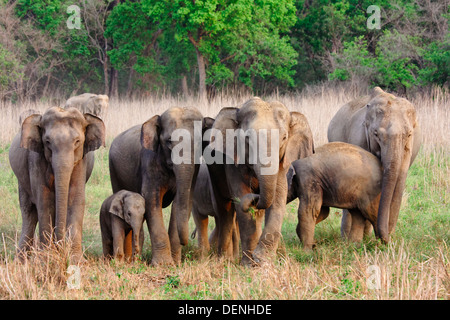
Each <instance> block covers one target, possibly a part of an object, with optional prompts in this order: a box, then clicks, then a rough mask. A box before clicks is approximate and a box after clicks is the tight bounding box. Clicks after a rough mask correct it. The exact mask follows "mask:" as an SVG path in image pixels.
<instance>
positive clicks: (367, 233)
mask: <svg viewBox="0 0 450 320" xmlns="http://www.w3.org/2000/svg"><path fill="white" fill-rule="evenodd" d="M372 230H373V226H372V223H371V222H370V221H369V220H368V219H365V221H364V237H369V236H370V234H371V233H372Z"/></svg>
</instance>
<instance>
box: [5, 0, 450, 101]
mask: <svg viewBox="0 0 450 320" xmlns="http://www.w3.org/2000/svg"><path fill="white" fill-rule="evenodd" d="M14 3H15V6H14ZM10 4H11V5H13V6H14V14H15V15H16V17H17V18H19V21H20V24H21V25H19V26H18V29H20V30H21V31H17V33H18V34H22V36H20V35H16V34H9V35H7V36H6V37H5V38H4V39H0V45H1V46H2V47H1V48H3V49H0V50H1V53H0V63H1V64H0V68H1V71H2V76H1V77H0V83H1V84H0V85H1V88H0V90H2V92H12V91H14V90H17V92H16V94H19V92H18V89H15V88H17V87H18V86H17V85H16V83H19V82H21V81H23V80H25V78H26V80H27V81H28V83H32V82H33V81H35V82H36V83H37V84H36V85H35V84H30V86H31V87H32V88H33V90H34V91H33V92H31V93H32V94H34V95H36V96H39V93H40V92H41V91H42V89H43V88H44V87H47V86H48V85H50V87H51V88H53V90H54V91H59V92H63V93H68V92H71V91H72V90H74V89H77V90H84V91H98V88H102V89H103V90H106V89H107V87H108V83H106V84H104V82H105V81H106V80H108V81H112V77H110V79H108V74H110V73H111V71H112V70H111V68H114V69H115V70H118V71H119V74H120V76H119V91H121V92H123V91H124V88H125V87H127V88H128V89H127V90H129V89H130V85H133V87H134V88H136V87H142V88H144V89H145V90H152V89H154V88H155V89H157V90H159V89H163V88H169V89H170V90H171V91H172V92H176V91H178V90H179V88H180V84H181V81H180V79H182V78H183V79H187V83H188V85H189V86H190V87H191V89H196V86H197V85H198V82H199V78H198V77H199V70H202V68H203V67H204V69H205V79H202V81H204V82H205V84H207V85H211V86H214V87H216V88H219V89H220V88H221V87H225V86H232V87H235V88H239V87H242V86H245V87H247V88H249V89H251V90H252V91H253V92H255V93H256V94H260V93H263V94H264V93H266V92H267V93H269V92H271V91H273V90H276V89H278V88H281V89H282V90H283V89H284V90H292V89H294V90H295V89H301V88H302V87H303V86H305V85H306V84H311V83H315V82H318V81H323V80H327V79H331V80H337V81H352V82H353V83H357V82H359V81H363V82H366V83H367V84H369V85H379V86H382V87H384V88H386V89H388V90H394V91H401V92H402V91H405V90H407V89H413V88H415V87H418V86H428V85H434V84H435V85H440V86H446V85H448V79H449V69H450V67H449V60H450V54H449V52H450V50H449V49H450V40H449V36H448V20H449V17H450V14H449V11H448V9H449V8H448V6H445V3H440V2H436V3H434V2H433V3H429V2H423V1H419V2H418V1H415V0H396V1H395V2H391V1H388V0H377V1H373V0H317V1H306V0H280V1H277V0H254V1H249V0H207V1H206V0H197V1H192V0H173V1H158V0H140V1H131V0H124V1H112V0H107V1H102V0H92V1H87V2H77V1H74V0H45V1H43V0H40V1H34V0H16V1H15V2H14V1H11V2H1V3H0V10H2V11H3V10H5V9H6V8H7V7H8V6H9V5H10ZM72 4H75V5H78V6H79V7H80V8H81V28H80V29H68V28H67V26H66V21H67V19H68V18H69V15H68V14H67V11H66V10H67V7H68V6H69V5H72ZM370 5H376V6H378V7H379V8H380V10H381V11H380V12H381V21H380V22H381V23H380V27H381V28H380V29H368V27H367V20H368V18H369V15H371V13H368V12H367V8H368V7H369V6H370ZM85 6H86V7H85ZM89 10H91V11H89ZM102 10H104V11H105V12H103V11H102ZM96 11H97V12H96ZM103 13H104V18H103V16H102V15H103ZM96 14H97V16H98V17H97V18H100V19H99V21H100V22H99V23H98V25H97V22H96V20H95V19H96ZM2 19H6V18H0V31H1V32H4V31H5V30H6V29H4V27H3V24H4V25H6V24H7V23H5V22H2ZM92 19H93V20H92ZM5 21H8V20H7V19H6V20H5ZM27 28H28V29H31V30H28V29H27ZM22 29H24V30H28V32H27V33H25V32H22ZM8 32H9V31H8ZM37 37H39V40H36V38H37ZM40 38H42V39H40ZM5 39H12V41H13V42H14V49H12V47H11V44H10V43H9V42H8V41H6V40H5ZM8 43H9V44H8ZM38 43H40V44H41V47H42V48H41V47H39V46H36V45H37V44H38ZM43 43H44V44H45V43H46V44H48V45H47V46H43V45H42V44H43ZM50 44H51V45H50ZM44 49H45V50H44ZM7 51H9V52H7ZM36 64H38V65H36ZM199 64H200V65H199ZM21 70H22V71H21ZM23 70H26V71H23ZM27 70H28V71H27ZM30 70H33V71H30ZM26 72H28V73H30V72H34V74H27V73H26ZM133 75H135V76H133ZM30 80H31V81H30ZM46 81H47V83H46ZM109 85H111V84H109ZM111 86H112V85H111ZM20 94H23V93H20ZM10 96H11V94H10Z"/></svg>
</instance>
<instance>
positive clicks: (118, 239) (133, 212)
mask: <svg viewBox="0 0 450 320" xmlns="http://www.w3.org/2000/svg"><path fill="white" fill-rule="evenodd" d="M144 214H145V199H144V198H143V197H142V196H141V195H140V194H138V193H135V192H131V191H127V190H121V191H119V192H117V193H115V194H113V195H111V196H109V197H108V198H106V200H105V201H103V204H102V207H101V210H100V229H101V232H102V244H103V255H104V256H105V257H107V258H111V257H114V258H115V259H118V260H123V259H124V258H126V259H127V260H131V259H132V258H134V257H136V256H139V255H140V254H141V252H142V247H143V244H144V230H143V225H144ZM127 236H132V247H131V248H127V247H126V246H125V239H126V237H127Z"/></svg>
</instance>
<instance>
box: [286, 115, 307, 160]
mask: <svg viewBox="0 0 450 320" xmlns="http://www.w3.org/2000/svg"><path fill="white" fill-rule="evenodd" d="M313 153H314V142H313V135H312V132H311V128H310V127H309V123H308V120H307V119H306V117H305V116H304V115H303V114H302V113H300V112H291V121H290V123H289V138H288V143H287V146H286V153H285V154H284V157H283V168H286V167H288V166H289V165H290V164H291V162H292V161H295V160H297V159H301V158H305V157H307V156H310V155H312V154H313Z"/></svg>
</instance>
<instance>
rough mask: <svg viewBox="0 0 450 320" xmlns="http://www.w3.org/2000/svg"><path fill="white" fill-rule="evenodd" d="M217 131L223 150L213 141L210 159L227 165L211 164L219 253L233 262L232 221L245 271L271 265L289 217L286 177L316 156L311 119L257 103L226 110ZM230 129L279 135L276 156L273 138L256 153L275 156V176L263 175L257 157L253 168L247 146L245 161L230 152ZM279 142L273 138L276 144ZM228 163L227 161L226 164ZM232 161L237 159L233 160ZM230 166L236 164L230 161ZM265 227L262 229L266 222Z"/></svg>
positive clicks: (255, 100)
mask: <svg viewBox="0 0 450 320" xmlns="http://www.w3.org/2000/svg"><path fill="white" fill-rule="evenodd" d="M213 128H214V129H217V130H219V131H220V132H222V136H223V146H222V148H221V149H220V148H219V146H218V145H216V144H218V143H219V142H217V141H216V140H215V136H214V135H213V134H212V135H211V143H210V145H209V147H208V148H206V149H205V153H207V152H209V150H212V151H211V154H214V156H217V155H216V154H215V153H216V152H217V153H220V152H219V151H218V150H222V153H221V154H219V157H222V158H223V164H219V163H217V162H216V163H213V164H209V163H208V170H209V173H210V178H211V184H212V186H213V195H214V198H215V200H216V208H217V210H218V212H217V217H218V219H219V221H220V223H219V224H218V225H219V227H220V229H219V233H218V253H219V254H222V255H225V256H228V257H232V251H231V250H230V248H231V247H232V246H231V239H232V230H233V221H234V216H235V212H236V218H237V221H238V226H239V234H240V238H241V245H242V260H241V263H242V264H243V265H255V264H261V263H263V262H264V261H265V260H267V259H268V258H269V257H268V256H269V254H270V253H274V252H275V249H276V248H277V246H278V240H279V238H280V235H281V224H282V221H283V216H284V213H285V211H286V197H287V180H286V173H287V170H288V168H289V165H290V163H291V162H292V161H293V160H296V159H299V158H302V157H304V156H308V155H310V154H311V153H312V152H313V141H312V133H311V130H310V128H309V125H308V122H307V121H306V118H305V117H304V116H303V115H302V114H301V113H298V112H289V111H288V109H287V108H286V107H285V106H284V105H283V104H281V103H279V102H270V103H267V102H265V101H263V100H261V99H260V98H252V99H250V100H249V101H247V102H246V103H244V105H242V107H241V108H224V109H222V110H221V111H220V112H219V114H218V115H217V118H216V120H215V122H214V126H213ZM227 129H233V130H236V129H243V130H244V131H245V130H248V129H253V130H255V131H256V132H258V133H259V130H260V129H267V130H269V132H270V130H271V129H276V130H278V133H279V134H278V139H279V140H278V141H275V140H274V142H275V145H276V146H277V148H278V150H271V144H272V143H271V137H272V136H271V134H270V136H269V139H267V140H266V141H264V140H261V143H260V140H259V138H258V140H257V141H258V145H257V148H258V150H260V148H261V147H262V143H264V144H265V146H266V147H267V150H268V153H269V154H272V152H274V154H276V152H278V156H279V157H278V159H276V163H275V168H276V172H275V173H271V174H266V175H263V174H262V172H263V170H262V169H263V168H267V163H266V164H263V163H262V162H261V161H260V160H261V159H260V158H259V157H258V159H257V161H256V163H254V164H250V161H249V159H250V158H249V157H250V156H251V153H249V152H248V150H249V148H248V145H249V144H250V143H248V141H246V142H245V150H246V154H245V159H244V160H245V161H244V160H243V159H239V158H238V155H239V154H238V153H237V150H236V147H235V150H227V146H226V145H227V142H226V132H225V131H226V130H227ZM275 137H276V136H274V138H275ZM226 157H228V159H227V158H226ZM231 158H233V159H231ZM230 160H231V161H230ZM263 217H265V226H264V229H262V219H263Z"/></svg>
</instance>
